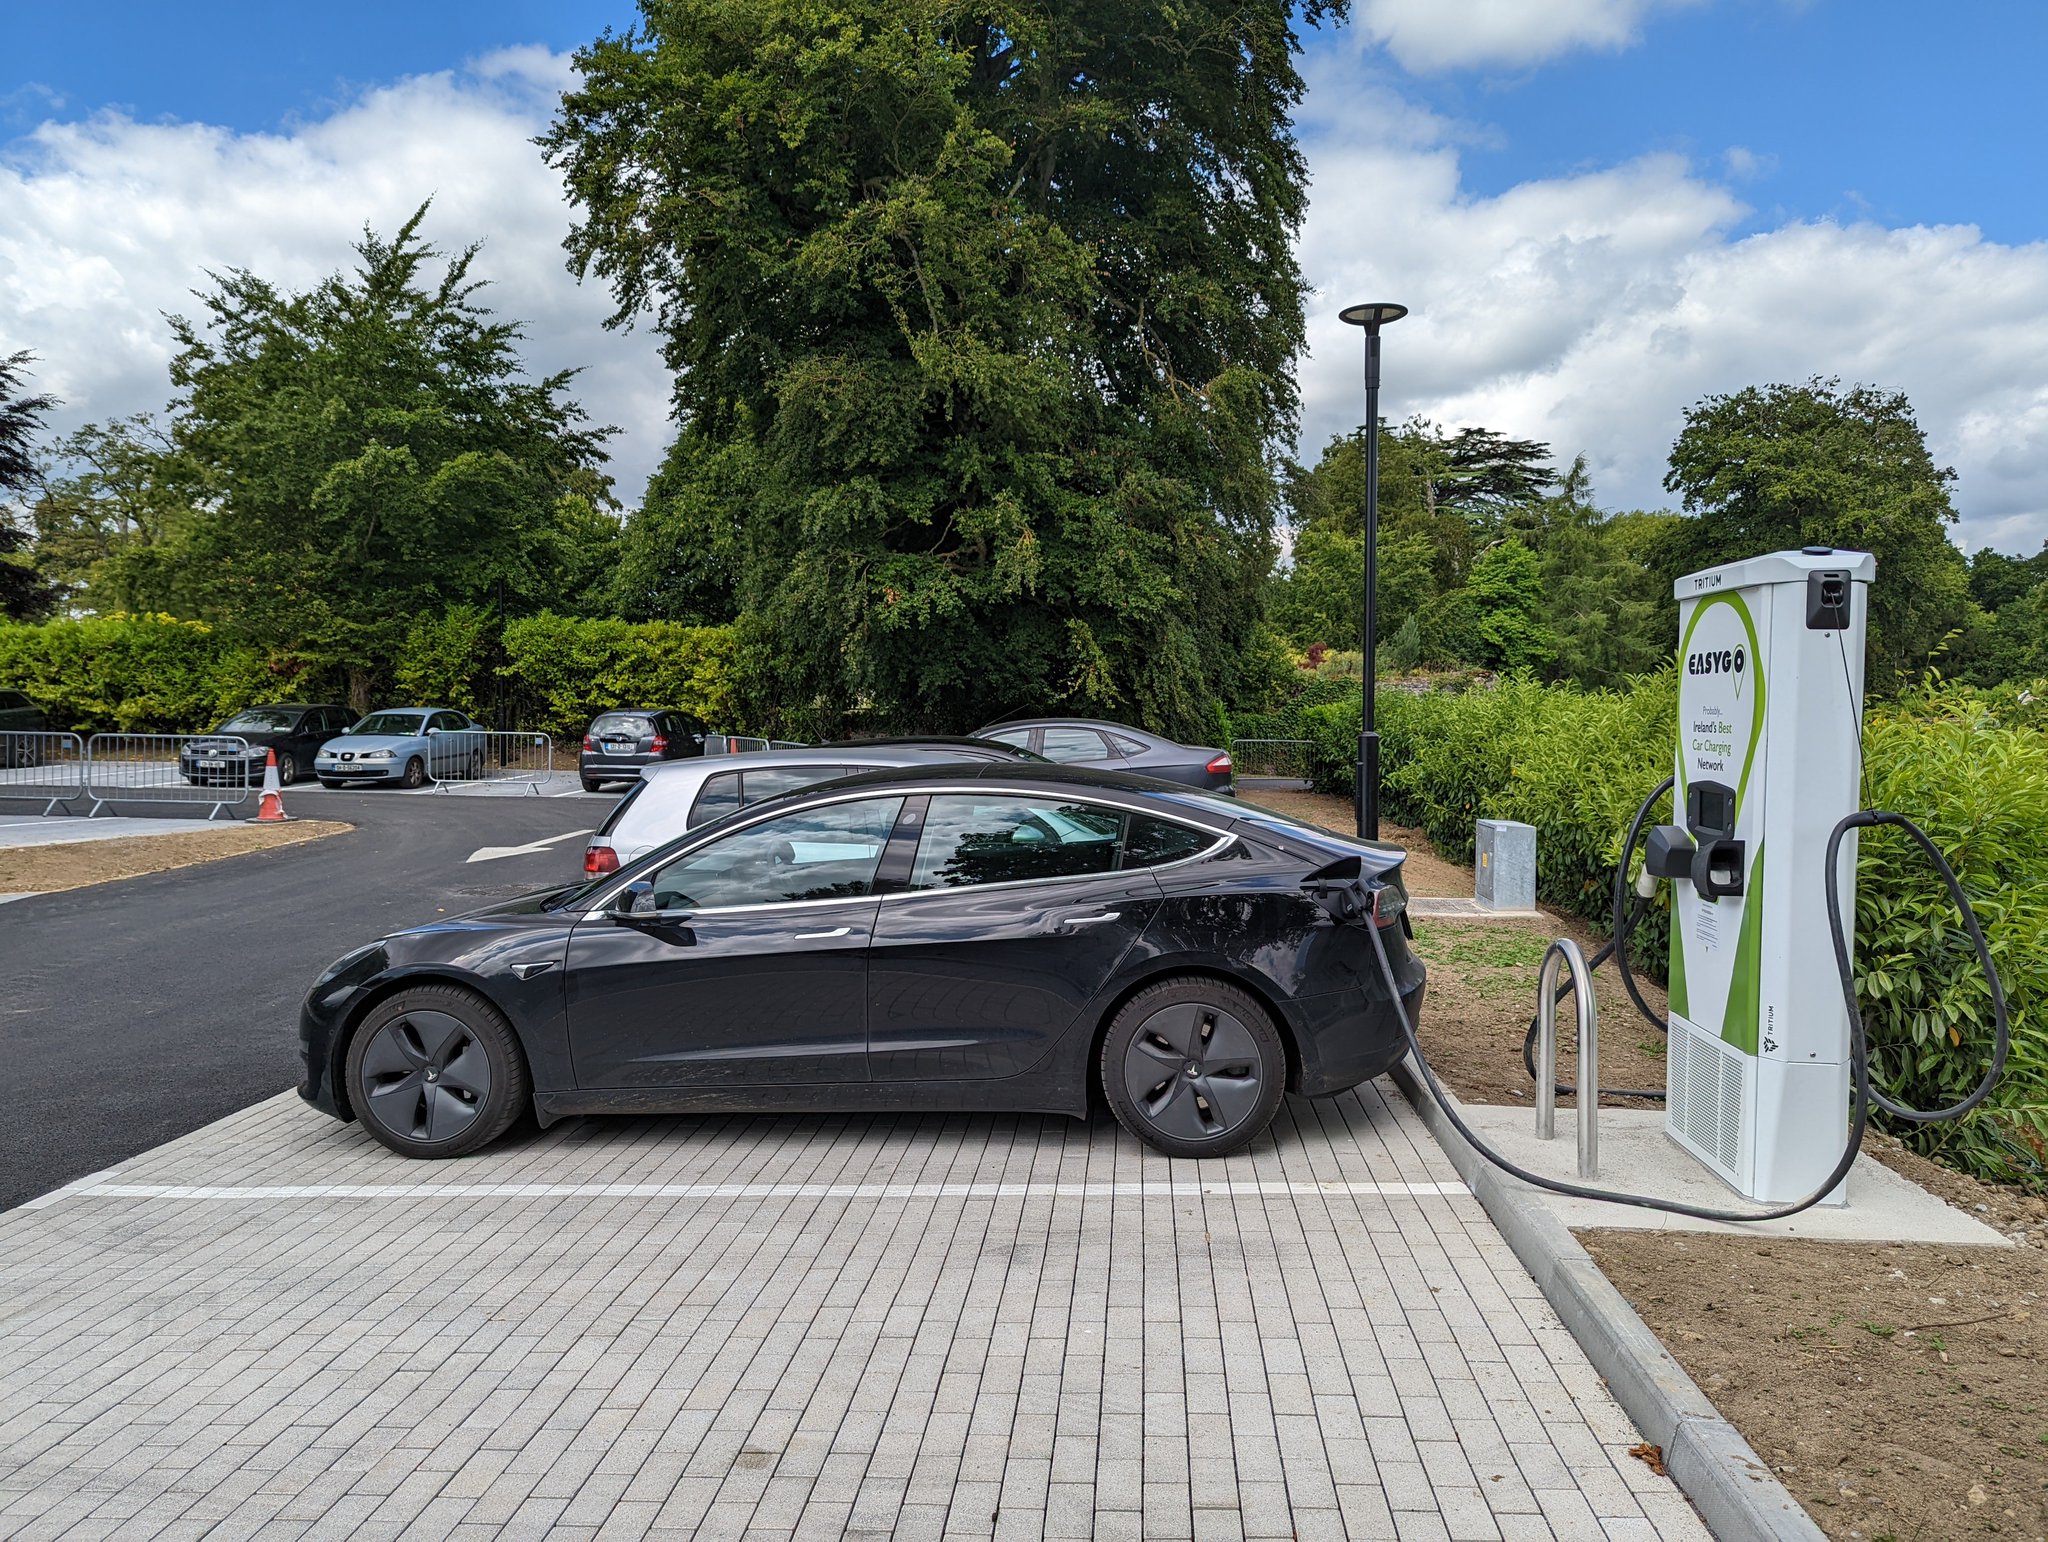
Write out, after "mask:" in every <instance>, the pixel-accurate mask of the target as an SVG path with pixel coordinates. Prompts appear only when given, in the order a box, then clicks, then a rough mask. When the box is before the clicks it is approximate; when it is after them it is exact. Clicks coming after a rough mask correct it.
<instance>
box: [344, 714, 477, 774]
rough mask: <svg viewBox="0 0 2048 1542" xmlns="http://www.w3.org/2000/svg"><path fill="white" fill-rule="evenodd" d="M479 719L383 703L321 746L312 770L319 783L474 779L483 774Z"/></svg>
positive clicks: (465, 715)
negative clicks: (382, 705) (343, 732)
mask: <svg viewBox="0 0 2048 1542" xmlns="http://www.w3.org/2000/svg"><path fill="white" fill-rule="evenodd" d="M485 732H486V730H485V728H484V726H483V724H481V723H478V722H475V721H473V720H472V719H471V718H470V717H469V716H468V715H467V714H466V713H461V712H456V711H454V710H452V709H451V708H448V707H386V708H384V709H383V710H381V711H378V712H372V713H371V714H370V715H369V716H368V717H366V718H364V719H363V720H362V721H361V722H360V723H358V724H356V726H355V727H353V728H351V729H350V730H349V731H348V732H347V733H345V734H343V735H342V736H341V737H340V738H339V739H330V740H329V741H328V742H327V743H326V744H324V745H322V746H321V747H320V753H319V754H318V755H317V756H315V757H314V760H313V774H314V775H315V776H317V777H319V778H320V785H321V786H322V787H349V786H355V785H359V784H362V783H366V782H367V783H373V784H374V783H379V782H396V783H397V784H398V785H399V786H401V787H423V786H425V785H426V783H427V780H428V778H430V777H433V778H451V779H456V780H472V781H473V780H475V779H476V778H477V777H479V776H481V775H482V774H483V766H484V746H485V744H487V743H488V742H489V741H488V740H487V739H486V738H485V737H484V735H485Z"/></svg>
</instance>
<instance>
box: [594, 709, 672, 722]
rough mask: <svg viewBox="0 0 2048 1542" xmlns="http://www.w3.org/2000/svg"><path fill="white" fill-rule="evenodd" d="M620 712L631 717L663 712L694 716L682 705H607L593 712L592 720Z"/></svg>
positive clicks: (653, 715)
mask: <svg viewBox="0 0 2048 1542" xmlns="http://www.w3.org/2000/svg"><path fill="white" fill-rule="evenodd" d="M618 713H625V714H626V715H627V716H629V717H660V716H661V715H662V714H663V713H667V714H668V715H669V716H670V717H691V716H694V714H692V713H689V712H685V711H684V710H683V709H682V708H681V707H605V708H603V709H602V710H601V711H597V712H593V713H591V714H590V720H591V721H592V722H593V723H594V722H596V721H597V720H598V719H599V718H601V717H612V716H614V715H616V714H618Z"/></svg>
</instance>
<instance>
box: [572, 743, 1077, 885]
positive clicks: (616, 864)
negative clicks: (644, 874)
mask: <svg viewBox="0 0 2048 1542" xmlns="http://www.w3.org/2000/svg"><path fill="white" fill-rule="evenodd" d="M1036 758H1037V757H1036V756H1032V755H1024V754H1020V753H1019V752H1018V751H1016V750H1014V749H1013V748H1011V747H1010V746H1009V745H1006V744H985V743H984V744H977V743H976V742H975V741H974V740H972V739H942V740H929V739H927V740H908V741H905V742H902V743H892V742H890V741H888V740H872V741H868V742H865V743H847V744H821V745H814V746H812V747H810V748H808V749H800V750H758V751H753V752H750V753H748V754H744V755H706V756H703V757H702V758H700V759H696V760H680V761H671V762H668V763H667V764H663V765H653V766H649V767H647V768H646V769H645V770H644V771H642V772H641V773H640V780H639V781H638V782H636V783H634V785H633V787H632V789H631V790H630V791H629V792H628V793H627V794H626V795H625V797H623V798H621V799H619V801H618V803H617V804H615V805H614V806H613V808H612V811H611V814H610V816H609V817H607V818H606V820H605V822H604V823H603V824H601V825H599V826H598V828H597V833H596V834H595V835H593V836H591V838H590V844H589V845H588V846H586V847H585V848H584V851H583V871H584V872H586V873H597V874H602V873H615V872H617V871H618V870H619V869H620V868H621V867H624V866H626V865H627V864H628V863H632V862H637V861H638V860H639V859H640V858H641V857H643V856H645V855H646V854H647V853H648V852H650V851H652V850H654V848H655V847H657V846H663V845H666V844H667V843H668V842H670V841H672V840H674V839H675V838H676V837H677V836H679V835H683V834H685V833H686V832H688V831H690V830H693V829H695V828H696V827H697V826H698V825H703V824H709V823H710V822H711V821H712V820H714V819H723V818H724V817H725V816H726V815H727V814H733V813H737V812H738V811H739V810H740V809H742V808H745V807H746V806H747V805H748V804H750V803H759V802H761V801H762V799H764V798H779V797H781V796H782V794H784V793H786V792H796V791H797V790H799V789H800V788H804V787H814V786H816V785H817V784H818V783H820V782H832V781H837V780H838V779H839V778H840V777H842V776H852V775H854V774H855V773H857V772H861V771H882V770H887V769H889V768H891V767H896V766H934V765H938V766H942V765H946V764H949V763H953V764H957V763H959V762H962V761H980V762H984V763H986V762H990V761H1009V760H1035V759H1036Z"/></svg>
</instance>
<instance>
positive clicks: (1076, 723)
mask: <svg viewBox="0 0 2048 1542" xmlns="http://www.w3.org/2000/svg"><path fill="white" fill-rule="evenodd" d="M997 728H1101V729H1106V730H1109V731H1111V732H1114V733H1120V734H1129V735H1131V736H1132V737H1133V738H1137V739H1150V740H1153V741H1155V742H1157V743H1161V744H1164V743H1167V742H1169V741H1167V740H1165V739H1162V738H1161V737H1160V736H1159V735H1158V734H1155V733H1153V732H1152V731H1151V730H1150V729H1149V728H1138V727H1134V726H1133V725H1132V724H1130V723H1112V722H1111V721H1110V720H1109V719H1108V718H1106V717H1006V718H1004V719H1003V720H1002V721H1001V722H1000V723H991V724H989V725H988V727H987V728H985V729H983V730H982V732H983V733H984V734H986V733H988V732H989V731H991V730H993V729H997Z"/></svg>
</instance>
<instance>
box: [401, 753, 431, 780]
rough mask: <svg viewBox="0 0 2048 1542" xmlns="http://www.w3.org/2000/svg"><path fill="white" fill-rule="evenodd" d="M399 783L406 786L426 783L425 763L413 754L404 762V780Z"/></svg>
mask: <svg viewBox="0 0 2048 1542" xmlns="http://www.w3.org/2000/svg"><path fill="white" fill-rule="evenodd" d="M401 785H403V786H405V787H408V788H412V787H424V786H426V785H427V763H426V762H425V761H424V760H421V759H420V758H419V756H417V755H415V756H413V758H412V759H410V760H408V761H407V762H406V763H405V780H404V782H403V783H402V784H401Z"/></svg>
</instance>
